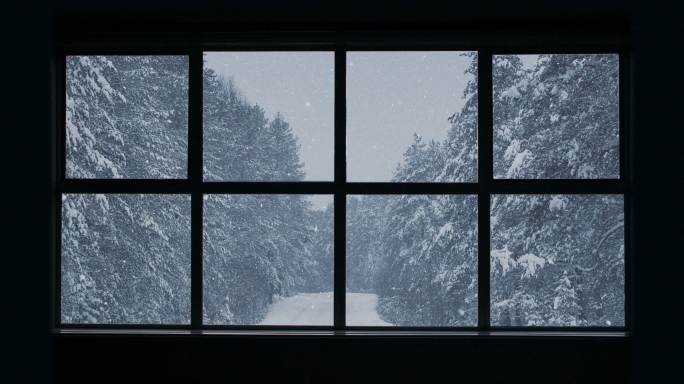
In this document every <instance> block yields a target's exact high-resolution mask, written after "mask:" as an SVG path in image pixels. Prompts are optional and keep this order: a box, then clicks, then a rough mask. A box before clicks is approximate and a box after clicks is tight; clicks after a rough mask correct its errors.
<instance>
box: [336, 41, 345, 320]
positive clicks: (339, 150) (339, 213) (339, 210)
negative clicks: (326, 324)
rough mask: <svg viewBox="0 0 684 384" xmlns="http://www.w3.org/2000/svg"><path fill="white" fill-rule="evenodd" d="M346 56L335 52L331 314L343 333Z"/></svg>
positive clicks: (337, 51) (338, 51) (341, 49)
mask: <svg viewBox="0 0 684 384" xmlns="http://www.w3.org/2000/svg"><path fill="white" fill-rule="evenodd" d="M346 83H347V53H346V50H345V49H343V48H338V49H336V50H335V98H334V100H335V101H334V103H335V197H334V223H335V224H334V227H333V229H334V232H333V233H334V247H333V257H334V278H333V287H334V289H333V291H334V295H333V297H334V300H333V302H334V311H333V318H334V321H333V326H334V329H335V330H344V329H345V324H346V317H345V315H346V300H345V299H346V297H345V294H346V274H347V269H346V257H347V255H346V250H347V245H346V241H347V240H346V237H347V236H346V233H347V223H346V218H347V215H346V209H347V208H346V206H347V201H346V200H347V195H346V182H347V159H346V146H347V144H346V138H347V133H346V132H347V126H346V124H347V99H346V98H347V84H346Z"/></svg>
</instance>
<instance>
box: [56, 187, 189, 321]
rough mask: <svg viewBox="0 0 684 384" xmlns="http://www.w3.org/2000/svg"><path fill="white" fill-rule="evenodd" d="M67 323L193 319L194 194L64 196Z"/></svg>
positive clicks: (64, 310)
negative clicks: (191, 270)
mask: <svg viewBox="0 0 684 384" xmlns="http://www.w3.org/2000/svg"><path fill="white" fill-rule="evenodd" d="M61 255H62V256H61V258H62V260H61V262H62V265H61V268H62V277H61V319H62V322H63V323H65V324H86V323H87V324H188V323H189V322H190V198H189V197H188V196H184V195H133V194H130V195H129V194H106V195H103V194H65V195H62V253H61Z"/></svg>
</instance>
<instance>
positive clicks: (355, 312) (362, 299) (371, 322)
mask: <svg viewBox="0 0 684 384" xmlns="http://www.w3.org/2000/svg"><path fill="white" fill-rule="evenodd" d="M377 305H378V295H376V294H374V293H347V325H367V326H381V325H384V326H387V325H392V324H390V323H387V322H385V321H382V320H381V319H380V315H378V311H376V307H377Z"/></svg>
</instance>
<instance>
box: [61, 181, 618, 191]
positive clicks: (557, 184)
mask: <svg viewBox="0 0 684 384" xmlns="http://www.w3.org/2000/svg"><path fill="white" fill-rule="evenodd" d="M58 190H59V191H60V192H61V193H160V194H164V193H179V194H182V193H193V192H199V193H207V194H216V193H225V194H233V193H234V194H335V193H342V194H349V195H356V194H359V195H366V194H369V195H373V194H388V195H397V194H447V195H448V194H456V195H458V194H485V193H489V194H621V193H626V192H627V184H626V183H625V182H623V181H620V180H493V181H490V182H481V183H393V182H386V183H385V182H383V183H355V182H350V183H339V182H319V181H303V182H194V181H190V180H131V179H115V180H103V179H78V180H76V179H67V180H64V181H62V182H61V183H60V185H59V188H58Z"/></svg>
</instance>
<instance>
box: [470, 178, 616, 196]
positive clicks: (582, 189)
mask: <svg viewBox="0 0 684 384" xmlns="http://www.w3.org/2000/svg"><path fill="white" fill-rule="evenodd" d="M482 187H483V188H484V189H485V190H486V191H488V192H489V193H491V194H507V193H509V194H512V193H521V194H527V193H529V194H535V193H538V194H547V193H548V194H620V193H626V192H627V188H626V183H624V182H623V181H621V180H493V181H490V182H488V183H483V185H482Z"/></svg>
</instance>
